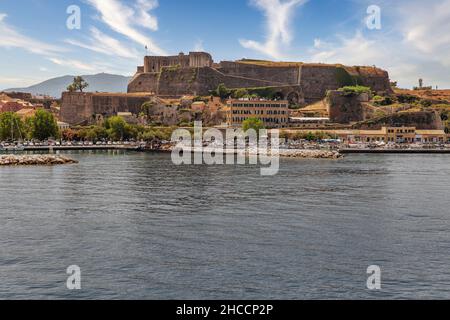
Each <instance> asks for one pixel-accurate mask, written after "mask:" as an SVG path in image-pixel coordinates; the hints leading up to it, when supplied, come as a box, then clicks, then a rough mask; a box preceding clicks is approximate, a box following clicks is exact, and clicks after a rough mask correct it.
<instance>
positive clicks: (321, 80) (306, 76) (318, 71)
mask: <svg viewBox="0 0 450 320" xmlns="http://www.w3.org/2000/svg"><path fill="white" fill-rule="evenodd" d="M301 79H302V80H301V86H302V90H303V94H304V96H305V100H306V102H308V103H309V102H315V101H318V100H321V99H323V98H324V97H325V96H326V94H327V91H328V90H336V89H339V88H340V87H341V86H340V85H339V83H338V81H337V77H336V67H335V66H308V65H305V66H303V67H302V69H301Z"/></svg>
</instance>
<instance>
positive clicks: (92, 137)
mask: <svg viewBox="0 0 450 320" xmlns="http://www.w3.org/2000/svg"><path fill="white" fill-rule="evenodd" d="M85 138H86V139H87V140H89V141H93V142H96V141H98V140H103V139H107V138H108V131H107V130H106V129H105V128H104V127H100V126H92V127H91V128H90V129H89V130H88V131H87V132H86V135H85Z"/></svg>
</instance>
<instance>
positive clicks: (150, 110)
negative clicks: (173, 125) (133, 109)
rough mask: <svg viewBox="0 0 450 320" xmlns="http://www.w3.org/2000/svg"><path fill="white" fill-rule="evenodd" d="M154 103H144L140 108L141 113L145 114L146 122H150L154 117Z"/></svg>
mask: <svg viewBox="0 0 450 320" xmlns="http://www.w3.org/2000/svg"><path fill="white" fill-rule="evenodd" d="M155 107H156V103H155V102H153V101H147V102H144V103H143V104H142V106H141V111H142V113H143V114H145V117H146V118H147V122H150V119H151V117H152V116H153V115H154V111H155Z"/></svg>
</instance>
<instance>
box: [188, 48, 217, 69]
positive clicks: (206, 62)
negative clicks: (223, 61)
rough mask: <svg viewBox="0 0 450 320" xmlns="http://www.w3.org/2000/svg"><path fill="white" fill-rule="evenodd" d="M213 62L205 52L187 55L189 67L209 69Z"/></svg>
mask: <svg viewBox="0 0 450 320" xmlns="http://www.w3.org/2000/svg"><path fill="white" fill-rule="evenodd" d="M213 63H214V61H213V59H212V56H211V55H210V54H209V53H206V52H190V53H189V66H190V67H196V68H200V67H211V66H212V65H213Z"/></svg>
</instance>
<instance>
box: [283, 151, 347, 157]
mask: <svg viewBox="0 0 450 320" xmlns="http://www.w3.org/2000/svg"><path fill="white" fill-rule="evenodd" d="M280 157H286V158H303V159H341V158H343V157H344V155H343V154H341V153H339V152H338V151H329V150H280Z"/></svg>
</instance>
